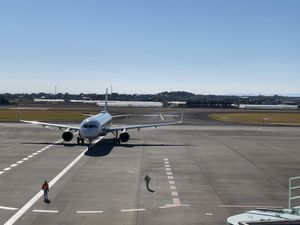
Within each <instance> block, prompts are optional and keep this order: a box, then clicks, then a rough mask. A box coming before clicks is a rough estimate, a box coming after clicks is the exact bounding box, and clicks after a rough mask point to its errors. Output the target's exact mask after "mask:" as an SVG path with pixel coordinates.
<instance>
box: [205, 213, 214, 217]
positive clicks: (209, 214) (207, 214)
mask: <svg viewBox="0 0 300 225" xmlns="http://www.w3.org/2000/svg"><path fill="white" fill-rule="evenodd" d="M205 215H206V216H212V215H214V214H212V213H205Z"/></svg>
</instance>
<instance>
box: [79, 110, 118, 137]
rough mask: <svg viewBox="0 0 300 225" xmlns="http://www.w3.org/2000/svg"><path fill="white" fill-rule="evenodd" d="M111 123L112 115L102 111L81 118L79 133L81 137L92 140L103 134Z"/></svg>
mask: <svg viewBox="0 0 300 225" xmlns="http://www.w3.org/2000/svg"><path fill="white" fill-rule="evenodd" d="M111 124H112V116H111V115H110V114H109V113H107V112H105V111H102V112H101V113H99V114H97V115H95V116H92V117H89V118H87V119H85V120H83V121H82V122H81V124H80V128H79V135H80V137H81V138H84V139H88V140H89V141H92V140H94V139H96V138H97V137H99V136H105V135H106V134H107V129H108V128H109V127H110V126H111Z"/></svg>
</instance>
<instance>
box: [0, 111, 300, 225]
mask: <svg viewBox="0 0 300 225" xmlns="http://www.w3.org/2000/svg"><path fill="white" fill-rule="evenodd" d="M193 112H194V111H193ZM159 118H160V117H158V118H157V117H155V118H153V117H139V118H127V119H124V120H120V121H117V122H118V123H129V124H132V123H135V122H136V123H142V121H144V123H151V122H153V121H154V120H157V119H159ZM175 119H176V118H175ZM160 122H163V121H160ZM61 133H62V131H57V130H53V129H46V128H43V127H39V126H33V125H28V124H22V123H1V124H0V138H1V142H0V155H1V157H0V224H5V225H9V224H10V225H11V224H19V225H29V224H30V225H31V224H34V225H40V224H43V225H53V224H64V225H68V224H110V225H114V224H122V225H127V224H128V225H135V224H139V225H140V224H143V225H150V224H151V225H152V224H164V225H171V224H172V225H176V224H178V225H182V224H186V225H192V224H193V225H196V224H197V225H214V224H215V225H221V224H222V225H223V224H226V219H227V217H229V216H231V215H234V214H238V213H242V212H245V211H246V210H251V209H254V208H258V207H259V208H266V207H272V208H281V207H284V208H287V205H288V179H289V177H293V176H299V175H300V170H299V169H300V153H299V146H300V139H299V133H300V127H284V126H248V125H232V124H222V123H216V122H210V121H208V120H206V119H205V117H201V116H198V114H197V115H196V114H193V113H186V114H185V117H184V123H183V124H182V125H178V126H168V127H160V128H157V129H146V130H141V131H132V132H131V139H130V140H129V142H128V143H126V144H122V145H113V141H112V138H113V136H112V135H108V136H106V137H104V138H102V139H101V140H98V142H97V143H96V144H95V145H94V146H93V148H92V149H91V150H87V146H78V145H77V144H76V138H74V139H73V141H71V142H70V143H63V142H62V140H61ZM145 174H149V175H150V177H151V182H150V188H151V189H153V190H154V191H155V192H153V193H152V192H150V191H148V190H147V188H146V184H145V181H144V177H145ZM45 180H47V181H48V182H49V184H50V193H49V197H50V200H51V202H50V203H49V204H47V203H44V202H43V196H42V192H41V186H42V184H43V182H44V181H45ZM294 204H295V205H297V202H294Z"/></svg>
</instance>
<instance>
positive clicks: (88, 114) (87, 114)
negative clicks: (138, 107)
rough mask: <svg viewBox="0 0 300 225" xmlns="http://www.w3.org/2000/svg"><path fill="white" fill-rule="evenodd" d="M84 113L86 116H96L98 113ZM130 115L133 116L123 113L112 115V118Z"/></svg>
mask: <svg viewBox="0 0 300 225" xmlns="http://www.w3.org/2000/svg"><path fill="white" fill-rule="evenodd" d="M82 115H84V116H88V117H91V116H95V115H96V114H90V113H82ZM128 116H132V114H121V115H115V116H111V117H112V118H121V117H128Z"/></svg>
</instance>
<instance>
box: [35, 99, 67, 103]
mask: <svg viewBox="0 0 300 225" xmlns="http://www.w3.org/2000/svg"><path fill="white" fill-rule="evenodd" d="M33 101H34V102H52V103H64V102H65V100H63V99H47V98H35V99H33Z"/></svg>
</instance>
